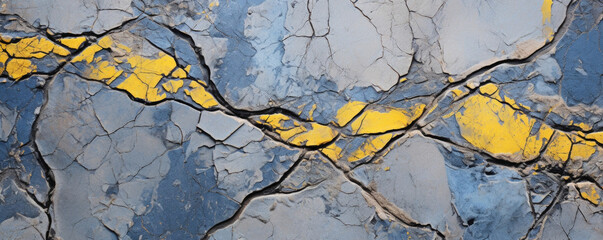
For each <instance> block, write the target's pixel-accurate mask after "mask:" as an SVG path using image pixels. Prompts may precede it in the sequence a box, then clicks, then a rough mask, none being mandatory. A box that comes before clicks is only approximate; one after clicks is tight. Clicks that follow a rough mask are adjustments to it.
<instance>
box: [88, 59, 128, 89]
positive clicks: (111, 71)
mask: <svg viewBox="0 0 603 240" xmlns="http://www.w3.org/2000/svg"><path fill="white" fill-rule="evenodd" d="M95 63H96V67H95V68H91V69H90V70H89V71H87V76H86V77H87V78H91V79H94V80H98V81H106V84H111V82H113V80H115V79H116V78H117V77H119V76H120V75H121V74H122V73H123V71H122V70H117V68H116V67H115V66H113V65H111V64H110V63H109V62H107V61H101V58H97V59H95Z"/></svg>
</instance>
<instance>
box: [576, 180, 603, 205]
mask: <svg viewBox="0 0 603 240" xmlns="http://www.w3.org/2000/svg"><path fill="white" fill-rule="evenodd" d="M580 196H581V197H582V198H584V199H586V200H588V201H589V202H591V203H592V204H595V205H599V203H600V202H601V196H599V194H598V193H597V189H596V188H595V186H594V184H593V185H591V186H590V187H589V188H588V189H585V191H583V190H582V189H580Z"/></svg>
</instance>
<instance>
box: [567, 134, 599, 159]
mask: <svg viewBox="0 0 603 240" xmlns="http://www.w3.org/2000/svg"><path fill="white" fill-rule="evenodd" d="M571 139H572V141H573V142H574V143H573V145H572V152H571V153H570V159H571V160H572V161H575V160H589V159H590V157H591V156H592V155H593V154H594V153H595V151H596V150H597V144H596V143H595V142H594V141H589V140H584V139H583V138H581V137H578V136H576V135H571Z"/></svg>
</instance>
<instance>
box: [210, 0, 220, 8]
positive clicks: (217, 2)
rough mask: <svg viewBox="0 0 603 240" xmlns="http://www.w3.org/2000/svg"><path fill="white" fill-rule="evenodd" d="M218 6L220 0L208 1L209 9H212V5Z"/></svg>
mask: <svg viewBox="0 0 603 240" xmlns="http://www.w3.org/2000/svg"><path fill="white" fill-rule="evenodd" d="M218 6H220V2H219V1H218V0H215V1H212V2H211V3H209V9H210V10H211V9H213V8H214V7H218Z"/></svg>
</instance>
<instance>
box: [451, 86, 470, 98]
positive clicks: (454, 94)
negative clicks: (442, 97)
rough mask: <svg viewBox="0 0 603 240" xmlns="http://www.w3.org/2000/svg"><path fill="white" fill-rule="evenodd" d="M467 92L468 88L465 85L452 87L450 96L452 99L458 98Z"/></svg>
mask: <svg viewBox="0 0 603 240" xmlns="http://www.w3.org/2000/svg"><path fill="white" fill-rule="evenodd" d="M468 93H469V89H467V88H465V87H460V88H455V89H452V97H453V98H454V101H457V100H459V99H460V98H462V97H464V96H465V95H467V94H468Z"/></svg>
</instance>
